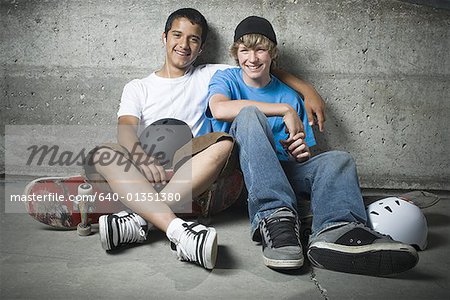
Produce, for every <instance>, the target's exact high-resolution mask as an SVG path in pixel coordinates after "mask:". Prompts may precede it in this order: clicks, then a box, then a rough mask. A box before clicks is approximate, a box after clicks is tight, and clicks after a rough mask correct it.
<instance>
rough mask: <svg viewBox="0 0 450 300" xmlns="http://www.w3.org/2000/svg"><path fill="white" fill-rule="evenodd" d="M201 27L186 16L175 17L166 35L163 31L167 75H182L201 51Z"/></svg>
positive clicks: (163, 71)
mask: <svg viewBox="0 0 450 300" xmlns="http://www.w3.org/2000/svg"><path fill="white" fill-rule="evenodd" d="M201 36H202V29H201V27H200V26H199V25H197V24H193V23H192V22H191V21H189V20H188V19H186V18H177V19H175V20H174V21H173V23H172V27H171V28H170V30H169V31H168V33H167V35H166V34H165V33H163V38H164V39H165V41H166V42H165V45H166V61H165V68H163V70H161V71H162V73H166V72H168V74H162V75H163V76H164V75H166V76H167V77H178V76H183V75H184V73H185V72H186V70H187V69H188V68H189V67H190V66H191V65H192V64H193V63H194V61H195V59H196V58H197V56H198V55H199V54H200V52H201V45H202V38H201Z"/></svg>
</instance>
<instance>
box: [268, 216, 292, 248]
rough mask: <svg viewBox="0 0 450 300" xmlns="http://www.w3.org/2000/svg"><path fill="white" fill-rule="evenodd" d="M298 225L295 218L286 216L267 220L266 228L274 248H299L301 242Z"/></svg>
mask: <svg viewBox="0 0 450 300" xmlns="http://www.w3.org/2000/svg"><path fill="white" fill-rule="evenodd" d="M296 224H297V223H296V220H295V218H293V217H287V216H284V217H275V218H269V219H267V220H266V228H267V232H268V236H269V241H271V242H272V247H273V248H280V247H284V246H297V245H298V244H299V241H298V238H297V237H298V228H297V226H296Z"/></svg>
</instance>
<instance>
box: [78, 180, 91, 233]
mask: <svg viewBox="0 0 450 300" xmlns="http://www.w3.org/2000/svg"><path fill="white" fill-rule="evenodd" d="M92 194H93V191H92V185H90V184H89V183H82V184H80V185H79V186H78V195H79V196H81V197H80V198H81V200H80V202H79V203H78V209H79V212H80V217H81V223H79V224H78V225H77V232H78V235H80V236H88V235H90V234H91V224H90V222H89V220H88V213H89V208H90V206H91V203H92V202H91V199H87V197H85V196H87V195H92Z"/></svg>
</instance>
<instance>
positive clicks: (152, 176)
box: [135, 155, 167, 186]
mask: <svg viewBox="0 0 450 300" xmlns="http://www.w3.org/2000/svg"><path fill="white" fill-rule="evenodd" d="M135 161H136V163H137V165H138V166H139V167H140V168H141V171H142V172H143V173H144V175H145V177H147V179H148V181H149V182H150V183H152V184H153V186H154V185H156V184H159V183H162V184H166V183H167V176H166V171H165V170H164V167H163V166H161V165H160V164H159V161H158V160H157V159H155V158H154V157H152V156H148V155H145V156H144V157H143V159H137V160H135Z"/></svg>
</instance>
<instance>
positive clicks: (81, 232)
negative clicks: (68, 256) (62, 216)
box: [77, 223, 91, 236]
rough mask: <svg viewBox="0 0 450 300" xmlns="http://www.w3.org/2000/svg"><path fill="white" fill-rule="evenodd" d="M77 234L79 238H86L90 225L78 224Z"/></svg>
mask: <svg viewBox="0 0 450 300" xmlns="http://www.w3.org/2000/svg"><path fill="white" fill-rule="evenodd" d="M77 232H78V235H80V236H88V235H90V234H91V225H85V224H81V223H80V224H78V226H77Z"/></svg>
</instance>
